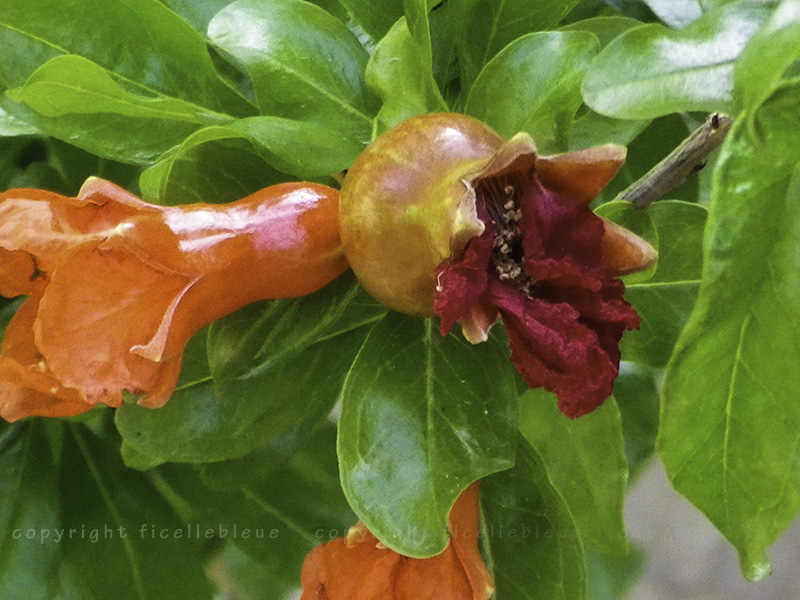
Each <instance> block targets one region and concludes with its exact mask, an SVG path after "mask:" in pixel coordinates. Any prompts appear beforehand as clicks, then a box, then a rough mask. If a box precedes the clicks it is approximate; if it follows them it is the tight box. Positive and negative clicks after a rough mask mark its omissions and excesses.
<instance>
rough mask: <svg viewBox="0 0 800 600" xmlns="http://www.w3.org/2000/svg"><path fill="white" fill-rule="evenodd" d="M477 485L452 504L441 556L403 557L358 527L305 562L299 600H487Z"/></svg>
mask: <svg viewBox="0 0 800 600" xmlns="http://www.w3.org/2000/svg"><path fill="white" fill-rule="evenodd" d="M479 485H480V482H476V483H474V484H472V485H471V486H470V487H468V488H467V489H466V490H464V492H463V493H462V494H461V496H459V498H458V500H456V503H455V505H453V509H452V510H451V511H450V531H451V537H450V544H449V545H448V546H447V548H445V550H444V552H442V553H441V554H438V555H437V556H434V557H432V558H409V557H407V556H403V555H401V554H398V553H397V552H394V551H393V550H390V549H388V548H386V547H385V546H384V545H383V544H381V543H380V542H379V541H378V539H377V538H376V537H375V536H374V535H372V534H371V533H370V532H369V531H368V530H367V528H366V527H365V526H364V525H363V524H362V523H358V524H357V525H356V526H354V527H352V528H351V529H350V531H349V532H348V533H347V537H346V538H339V539H336V540H333V541H331V542H328V543H326V544H322V545H320V546H317V547H316V548H314V550H312V551H311V553H310V554H309V555H308V556H307V557H306V560H305V563H304V564H303V573H302V584H303V595H302V596H301V597H300V600H488V599H489V598H490V597H491V595H492V594H493V593H494V583H493V581H492V576H491V574H490V573H489V570H488V569H487V568H486V565H485V564H484V562H483V559H482V558H481V555H480V552H479V550H478V526H479V525H478V492H479Z"/></svg>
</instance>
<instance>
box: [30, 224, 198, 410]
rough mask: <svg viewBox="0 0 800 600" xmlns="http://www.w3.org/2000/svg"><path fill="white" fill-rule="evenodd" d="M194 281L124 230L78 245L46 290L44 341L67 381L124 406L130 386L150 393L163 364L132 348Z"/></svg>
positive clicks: (87, 394) (41, 323) (39, 338)
mask: <svg viewBox="0 0 800 600" xmlns="http://www.w3.org/2000/svg"><path fill="white" fill-rule="evenodd" d="M167 233H169V232H168V231H167ZM189 285H191V280H190V279H188V278H187V277H186V276H185V275H183V274H181V273H175V272H173V271H169V270H168V269H166V268H164V267H163V266H161V265H158V264H155V263H153V262H150V261H148V260H147V257H145V256H142V255H141V254H140V253H139V252H137V251H136V249H132V248H131V247H130V246H129V245H128V244H127V243H126V242H125V240H124V239H123V238H121V237H119V236H114V237H110V238H109V239H108V240H107V241H105V242H104V243H102V244H99V245H94V244H87V245H84V246H81V247H78V248H76V249H74V250H72V251H71V252H70V253H69V254H68V255H67V256H65V257H64V258H63V259H62V262H61V264H60V265H59V267H58V268H57V270H56V271H55V273H54V274H53V278H52V281H51V283H50V286H49V287H48V289H47V291H46V292H45V294H44V296H43V298H42V302H41V305H40V307H39V315H38V319H37V321H36V324H35V339H36V345H37V346H38V347H39V349H40V350H41V352H42V354H43V355H44V356H46V357H47V363H48V365H49V367H50V369H51V370H52V372H53V373H54V374H55V375H56V377H57V378H58V379H59V380H60V381H61V383H62V384H63V385H65V386H68V387H72V388H76V389H78V390H79V391H80V392H81V394H82V395H83V397H84V398H85V399H86V401H87V402H89V403H92V404H96V403H99V402H103V403H105V404H110V405H112V406H119V405H120V403H121V402H122V390H129V391H131V392H133V393H145V392H147V391H148V390H150V389H151V388H152V387H153V386H154V384H155V382H156V381H157V379H158V376H159V369H160V367H159V365H158V364H157V363H156V362H153V361H151V360H147V359H146V358H143V357H141V356H137V355H136V354H133V353H132V352H131V348H133V347H135V346H146V345H147V344H148V343H149V342H151V340H152V338H153V336H154V334H155V333H156V332H158V331H159V328H160V326H161V323H162V321H163V320H165V319H169V318H170V317H171V313H170V310H169V309H170V307H171V306H172V305H173V303H174V302H175V299H176V298H177V297H179V296H180V295H181V294H182V293H183V292H184V291H185V289H186V288H187V287H188V286H189Z"/></svg>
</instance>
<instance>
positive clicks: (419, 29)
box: [0, 0, 800, 600]
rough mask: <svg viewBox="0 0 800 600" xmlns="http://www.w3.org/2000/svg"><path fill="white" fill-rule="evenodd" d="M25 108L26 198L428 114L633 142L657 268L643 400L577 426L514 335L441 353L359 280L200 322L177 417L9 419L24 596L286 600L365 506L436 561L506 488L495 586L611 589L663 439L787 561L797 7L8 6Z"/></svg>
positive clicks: (318, 175)
mask: <svg viewBox="0 0 800 600" xmlns="http://www.w3.org/2000/svg"><path fill="white" fill-rule="evenodd" d="M0 91H1V92H2V96H0V136H1V137H0V185H2V186H3V188H10V187H40V188H48V189H52V190H56V191H61V192H63V193H68V194H74V193H75V192H76V191H77V188H78V186H79V185H80V183H81V182H82V181H83V180H84V179H85V178H86V177H87V176H88V175H100V176H103V177H107V178H109V179H112V180H114V181H115V182H117V183H119V184H121V185H124V186H126V187H128V188H129V189H131V190H132V191H135V192H137V193H140V194H141V195H143V196H144V197H145V198H146V199H147V200H149V201H153V202H159V203H167V204H183V203H189V202H194V201H199V200H202V201H207V202H225V201H229V200H233V199H236V198H240V197H243V196H244V195H246V194H249V193H251V192H253V191H255V190H257V189H259V188H261V187H264V186H266V185H269V184H272V183H276V182H279V181H287V180H293V179H306V180H315V181H321V182H326V183H332V182H333V181H334V180H333V179H332V178H331V174H335V173H337V172H339V171H341V170H343V169H346V168H347V167H348V165H349V164H350V163H351V162H352V161H353V159H354V158H355V157H356V156H357V155H358V154H359V152H360V151H361V150H362V149H363V148H364V146H365V145H366V144H367V143H368V142H369V141H370V140H371V139H373V138H374V137H375V136H376V135H378V134H379V133H380V132H381V131H384V130H386V129H387V128H389V127H391V126H392V125H394V124H396V123H398V122H399V121H401V120H403V119H405V118H407V117H409V116H412V115H415V114H418V113H422V112H431V111H446V110H453V111H463V112H466V113H468V114H471V115H474V116H476V117H478V118H480V119H482V120H484V121H485V122H486V123H488V124H489V125H490V126H492V127H493V128H495V129H496V130H497V131H498V132H500V133H501V134H503V135H505V136H510V135H512V134H514V133H516V132H517V131H526V132H528V133H530V134H531V135H532V136H533V137H534V139H535V140H537V144H538V146H539V149H540V151H541V152H543V153H555V152H561V151H566V150H570V149H577V148H582V147H586V146H589V145H593V144H599V143H607V142H614V143H621V144H625V145H627V146H628V147H629V162H628V164H627V165H626V167H624V168H623V170H622V172H621V173H620V175H619V176H618V178H617V180H615V182H613V183H612V185H611V186H610V188H609V189H608V190H607V191H606V193H605V194H604V196H603V198H602V199H601V202H604V203H603V204H602V205H601V206H599V208H598V209H597V210H598V213H599V214H602V215H604V216H606V217H608V218H610V219H612V220H615V221H617V222H619V223H621V224H623V225H625V226H627V227H629V228H630V229H633V230H634V231H637V232H638V233H640V234H641V235H643V236H644V237H646V238H647V239H648V240H649V241H650V242H651V243H652V244H653V245H654V246H655V247H656V248H657V249H658V250H659V252H660V257H661V258H660V261H659V263H658V265H657V267H655V268H654V269H652V270H651V271H648V272H646V273H644V274H637V275H634V276H631V277H630V278H629V279H628V281H627V282H626V283H627V295H626V297H627V298H628V300H629V301H630V302H631V303H633V304H634V306H635V307H636V309H637V310H638V311H639V313H640V314H641V316H642V319H643V323H642V328H641V330H640V331H637V332H629V333H627V334H626V336H625V337H624V339H623V344H622V349H623V360H624V361H625V362H624V363H623V366H622V370H621V375H620V377H619V379H618V381H617V385H616V387H615V397H614V398H612V399H610V400H609V401H608V402H607V403H606V404H605V405H604V406H603V407H602V408H600V409H599V410H597V411H596V412H595V413H592V414H590V415H588V416H585V417H583V418H581V419H578V420H576V421H569V420H567V419H566V418H565V417H563V416H562V415H561V414H560V413H558V411H557V410H556V408H555V404H554V399H553V398H552V397H551V396H550V395H549V394H547V393H545V392H542V391H541V390H535V391H522V389H521V387H520V385H519V380H518V378H517V376H516V374H515V372H514V371H513V369H512V368H511V366H510V364H509V363H508V356H507V352H508V351H507V345H506V341H505V339H504V334H503V333H502V331H500V330H496V331H495V332H494V336H493V338H492V340H490V342H489V343H487V344H482V345H479V346H474V347H473V346H470V345H469V344H467V343H465V342H464V340H463V339H462V338H461V337H460V334H451V335H450V336H448V337H441V336H440V335H439V333H438V331H437V324H436V323H434V322H432V321H430V320H424V319H415V318H410V317H404V316H402V315H398V314H395V313H391V312H389V311H387V310H386V309H384V308H383V307H381V306H379V305H377V304H376V303H375V302H374V301H372V300H371V299H370V298H369V297H368V296H367V295H366V294H365V293H364V292H363V291H362V290H361V289H360V288H359V287H358V285H357V284H356V283H355V281H354V280H353V278H352V277H351V276H349V275H345V276H343V277H342V278H341V279H339V280H338V281H336V282H335V283H334V284H332V285H331V286H329V287H328V288H326V289H324V290H323V291H321V292H319V293H317V294H315V295H313V296H310V297H307V298H301V299H296V300H281V301H273V302H265V303H259V304H255V305H251V306H249V307H247V308H245V309H243V310H242V311H240V312H238V313H236V314H234V315H231V316H230V317H228V318H225V319H222V320H221V321H218V322H215V323H213V324H212V325H211V326H210V327H208V328H207V329H206V330H204V331H202V332H201V333H200V334H198V335H197V336H196V337H195V338H194V339H193V340H192V343H191V345H190V347H189V349H188V350H187V354H186V361H185V362H186V365H185V368H184V371H183V373H182V376H181V382H180V385H179V388H178V390H177V392H176V394H175V396H174V397H173V398H172V399H171V400H170V402H169V403H168V404H167V405H166V406H165V407H164V408H161V409H158V410H148V409H145V408H141V407H138V406H136V405H135V403H130V404H126V405H124V406H123V407H122V408H121V409H119V410H118V411H116V413H113V411H110V410H101V409H98V410H96V411H93V412H91V413H88V414H87V415H86V416H84V417H80V418H75V419H63V420H42V419H28V420H25V421H23V422H20V423H16V424H13V425H9V424H0V489H1V490H2V492H1V493H0V597H2V598H21V597H25V598H30V599H39V598H41V599H43V600H44V599H48V600H49V599H51V598H62V599H65V600H66V599H72V598H75V599H81V600H85V599H92V598H97V599H106V598H109V597H112V596H113V597H119V598H136V599H139V600H150V599H154V600H155V599H162V598H170V599H172V600H179V599H182V598H187V599H192V600H196V599H201V598H210V597H212V596H213V594H214V593H215V592H214V587H213V586H212V584H211V583H210V582H209V580H208V579H207V577H206V574H205V573H212V574H213V577H212V579H214V580H215V581H217V583H219V582H220V581H223V582H224V581H228V580H230V579H231V578H233V579H235V580H236V581H238V582H239V585H241V586H244V587H245V588H246V592H247V594H249V595H248V596H247V597H252V598H266V599H270V600H275V599H277V598H281V597H283V596H284V595H285V594H288V593H291V590H292V588H294V587H295V586H296V585H297V583H298V581H299V572H300V565H301V564H302V559H303V557H304V555H305V554H306V553H307V552H308V551H309V550H310V549H311V548H312V547H313V546H314V545H315V544H317V543H319V542H322V541H325V540H326V539H328V537H329V535H342V534H343V533H344V532H345V531H346V528H347V526H349V525H351V524H353V523H354V522H355V520H356V518H360V519H361V520H363V521H364V522H365V523H366V524H367V525H368V526H369V527H370V528H371V529H372V530H373V531H374V532H375V533H376V534H377V535H378V536H379V537H380V538H381V539H382V540H384V541H385V542H386V544H387V545H389V546H390V547H392V548H394V549H396V550H398V551H400V552H402V553H404V554H408V555H411V556H418V557H421V556H430V555H433V554H436V553H438V552H439V551H441V550H442V549H443V547H444V545H445V544H446V542H447V529H446V517H447V514H448V511H449V508H450V506H451V505H452V503H453V501H454V500H455V498H456V497H457V495H458V494H459V492H460V491H461V490H462V489H463V488H464V487H465V486H466V485H467V484H468V483H470V482H472V481H474V480H476V479H481V478H483V479H484V484H483V489H482V492H483V493H482V517H483V524H484V527H485V531H486V536H485V538H484V550H485V553H486V556H487V557H488V559H489V562H490V564H491V567H492V569H493V570H494V574H495V577H496V584H497V598H498V600H522V599H532V598H536V599H537V600H538V599H552V600H557V599H563V600H581V599H584V598H590V599H592V600H603V599H606V598H607V599H611V598H615V597H619V594H621V593H622V592H621V590H623V589H624V588H625V587H626V585H627V584H628V583H629V582H630V580H631V577H632V576H634V575H635V571H636V568H637V567H638V565H639V560H638V558H637V557H636V555H635V554H631V555H627V556H626V554H627V553H628V552H629V548H628V543H627V540H626V537H625V532H624V527H623V522H622V506H623V501H624V495H625V491H626V488H627V486H628V482H629V479H630V478H631V476H632V475H634V474H635V473H636V472H638V471H639V469H640V468H641V467H642V465H643V464H644V463H645V462H646V461H647V459H648V458H649V457H650V456H651V455H652V454H653V453H654V452H656V451H657V452H658V454H659V455H660V457H661V460H662V461H663V462H664V464H665V465H666V468H667V471H668V474H669V476H670V478H671V480H672V483H673V484H674V486H675V488H676V489H677V490H678V491H679V492H680V493H681V494H683V495H685V496H686V497H687V498H688V499H689V500H690V501H691V502H693V503H694V504H695V505H696V506H697V507H698V508H699V509H700V510H701V511H703V512H704V513H705V514H706V515H707V516H708V518H709V519H710V520H711V521H712V522H713V523H714V525H715V526H716V527H717V528H719V530H720V531H721V532H722V533H723V534H724V535H725V536H726V537H727V539H728V540H730V542H731V543H732V544H733V545H734V546H735V547H736V549H737V550H738V551H739V554H740V556H741V565H742V570H743V573H744V575H745V576H746V577H748V578H750V579H758V578H760V577H761V576H763V575H764V574H765V573H766V572H767V570H768V568H769V564H768V560H767V556H766V549H767V547H768V546H769V545H770V544H771V543H772V542H773V541H774V540H775V538H776V537H777V536H778V535H779V534H780V533H781V532H782V531H783V530H784V528H785V527H786V526H787V525H788V524H789V523H790V521H791V520H792V519H793V518H794V516H795V515H796V513H797V512H798V509H799V508H800V471H798V469H797V464H798V461H800V453H799V452H800V451H799V450H798V439H800V403H798V402H797V394H798V390H800V370H798V368H797V365H798V364H800V343H798V340H799V339H800V263H798V256H800V254H798V240H800V208H798V207H800V0H784V1H783V2H771V1H761V0H758V1H756V0H738V1H737V0H733V1H731V0H680V1H675V0H624V1H623V0H607V1H606V2H601V1H599V0H583V1H579V0H566V1H565V0H506V1H505V2H497V1H495V0H444V1H443V2H428V3H427V4H426V2H425V0H316V1H315V2H306V1H303V0H236V1H234V2H230V1H229V0H162V1H160V2H159V1H157V0H106V1H103V2H97V1H91V0H80V1H74V0H5V1H4V2H3V6H2V9H0ZM711 111H724V112H727V113H728V114H730V115H732V116H733V117H734V118H735V126H734V128H733V131H732V132H731V133H730V135H729V137H728V140H727V141H726V143H725V145H724V146H723V148H722V150H721V152H720V153H719V156H718V157H716V158H715V160H713V163H712V164H709V165H708V167H707V168H706V169H705V170H704V171H703V172H702V173H701V174H700V177H699V178H695V179H694V180H693V181H690V182H689V183H687V184H686V185H684V186H682V187H681V188H679V189H678V190H676V191H675V192H674V193H673V194H672V195H671V197H670V198H669V199H666V200H663V201H660V202H658V203H656V204H654V205H652V206H650V207H649V208H647V209H646V210H635V209H633V208H632V207H631V206H630V205H627V204H624V203H621V202H614V201H609V200H612V198H613V195H614V193H615V192H618V191H620V190H621V189H622V188H624V187H625V186H626V185H628V184H629V183H631V182H632V181H634V180H636V179H637V178H638V177H640V176H641V175H642V174H643V173H644V172H646V171H647V170H648V169H649V168H650V167H651V166H652V165H653V164H655V163H656V162H657V161H658V160H660V159H661V158H662V157H663V156H664V155H666V154H667V153H668V152H669V151H670V150H671V149H672V148H673V147H674V146H675V145H676V144H677V143H678V142H679V141H680V140H681V139H682V138H683V137H684V136H685V135H686V134H687V133H688V132H689V131H690V129H692V128H693V127H694V126H695V125H696V124H697V123H699V122H701V121H702V120H703V119H704V118H705V115H706V113H707V112H711ZM0 302H2V304H0V326H3V327H2V328H4V325H5V324H6V323H7V322H8V319H9V318H10V317H11V315H12V314H13V311H14V310H15V309H16V307H17V305H18V303H15V302H13V301H3V300H0ZM2 328H0V330H1V329H2ZM496 329H497V328H496ZM337 403H340V412H338V413H337V414H338V415H339V418H338V420H337V422H336V425H334V424H333V421H332V420H331V419H330V417H329V415H330V413H331V411H332V410H333V409H334V407H335V406H336V405H337ZM335 430H336V431H335ZM120 449H121V450H120ZM337 458H338V460H337ZM234 526H235V527H236V528H237V529H236V531H237V533H236V534H234V530H233V528H234ZM120 528H122V529H120ZM244 529H249V530H251V535H250V536H249V537H243V535H242V531H243V530H244ZM122 531H124V532H125V533H126V535H125V536H123V535H122ZM177 531H181V532H182V533H180V534H177V533H176V532H177ZM206 531H212V534H211V535H210V536H207V535H206ZM256 531H260V532H261V533H262V534H264V535H265V537H264V539H256V538H255V532H256ZM512 531H513V532H515V533H514V534H512V533H511V532H512ZM58 532H61V537H60V538H59V541H56V539H55V538H56V537H57V536H58ZM162 532H167V535H166V537H163V533H162ZM273 533H274V537H271V534H273ZM95 534H96V536H97V539H94V538H93V537H92V536H93V535H95ZM29 536H31V537H30V538H29ZM45 536H46V537H45ZM209 557H213V560H212V561H211V563H210V565H209V562H208V561H209ZM204 569H205V573H204Z"/></svg>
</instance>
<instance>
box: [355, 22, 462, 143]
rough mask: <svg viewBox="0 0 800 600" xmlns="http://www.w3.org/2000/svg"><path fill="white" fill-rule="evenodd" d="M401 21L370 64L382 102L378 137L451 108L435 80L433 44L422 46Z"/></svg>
mask: <svg viewBox="0 0 800 600" xmlns="http://www.w3.org/2000/svg"><path fill="white" fill-rule="evenodd" d="M420 38H424V28H423V34H422V35H419V34H418V36H417V37H415V36H413V35H412V34H411V32H410V31H409V27H408V23H407V21H406V19H405V18H403V19H400V20H399V21H397V23H395V24H394V26H393V27H392V28H391V29H390V30H389V33H387V34H386V36H385V37H384V38H383V39H382V40H381V41H380V43H378V45H377V46H376V47H375V51H374V52H373V53H372V56H371V57H370V59H369V63H367V69H366V79H367V84H368V85H369V87H370V89H372V90H373V91H374V92H375V94H376V95H377V96H378V97H379V98H380V99H381V100H382V101H383V106H381V109H380V111H379V113H378V117H377V125H376V127H377V133H381V132H383V131H385V130H387V129H389V128H391V127H393V126H394V125H396V124H397V123H399V122H401V121H404V120H406V119H408V118H409V117H413V116H414V115H418V114H422V113H427V112H443V111H447V110H448V107H447V104H446V103H445V101H444V99H443V98H442V95H441V92H440V91H439V88H438V86H437V84H436V81H435V80H434V77H433V71H432V69H433V66H432V59H431V48H430V40H428V42H427V44H426V43H425V42H424V39H423V41H422V43H421V42H420Z"/></svg>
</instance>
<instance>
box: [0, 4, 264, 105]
mask: <svg viewBox="0 0 800 600" xmlns="http://www.w3.org/2000/svg"><path fill="white" fill-rule="evenodd" d="M61 54H77V55H79V56H83V57H84V58H87V59H89V60H91V61H93V62H95V63H97V64H98V65H99V66H101V67H103V68H104V69H106V70H108V71H110V72H113V73H115V74H116V75H117V76H118V77H120V78H122V79H123V80H125V81H127V82H130V83H131V84H133V85H136V86H141V87H143V88H145V89H146V90H149V91H150V93H151V94H152V95H153V96H161V95H163V96H167V97H173V98H178V99H181V100H185V101H187V102H190V103H193V104H197V105H198V106H201V107H205V108H207V109H210V110H213V111H217V112H222V113H230V114H232V115H236V116H247V115H249V114H253V112H254V111H253V108H252V106H250V105H249V103H247V102H246V101H245V100H244V99H243V98H242V97H241V96H239V95H238V94H236V93H235V92H234V91H233V90H232V89H231V88H229V87H228V86H226V85H225V84H224V83H223V82H222V80H221V79H220V78H219V76H218V75H217V73H216V71H215V70H214V67H213V64H212V62H211V59H210V57H209V54H208V51H207V48H206V45H205V43H204V41H203V39H202V38H201V37H200V35H198V34H197V32H195V31H194V30H193V29H192V28H191V27H190V26H189V25H188V24H187V23H186V22H185V21H183V20H182V19H181V18H180V17H178V16H177V15H176V14H175V13H173V12H172V11H170V10H169V9H168V8H166V7H165V6H164V5H163V4H161V3H160V2H154V1H153V0H126V1H125V2H73V1H72V0H7V1H5V2H4V3H3V10H2V12H0V82H2V83H3V84H4V85H5V86H6V87H15V86H21V85H23V84H24V83H25V81H26V80H27V79H28V77H30V75H31V74H32V73H33V72H34V71H35V70H36V69H37V68H39V67H40V66H41V65H43V64H44V63H45V62H47V61H48V60H49V59H51V58H53V57H55V56H59V55H61Z"/></svg>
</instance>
